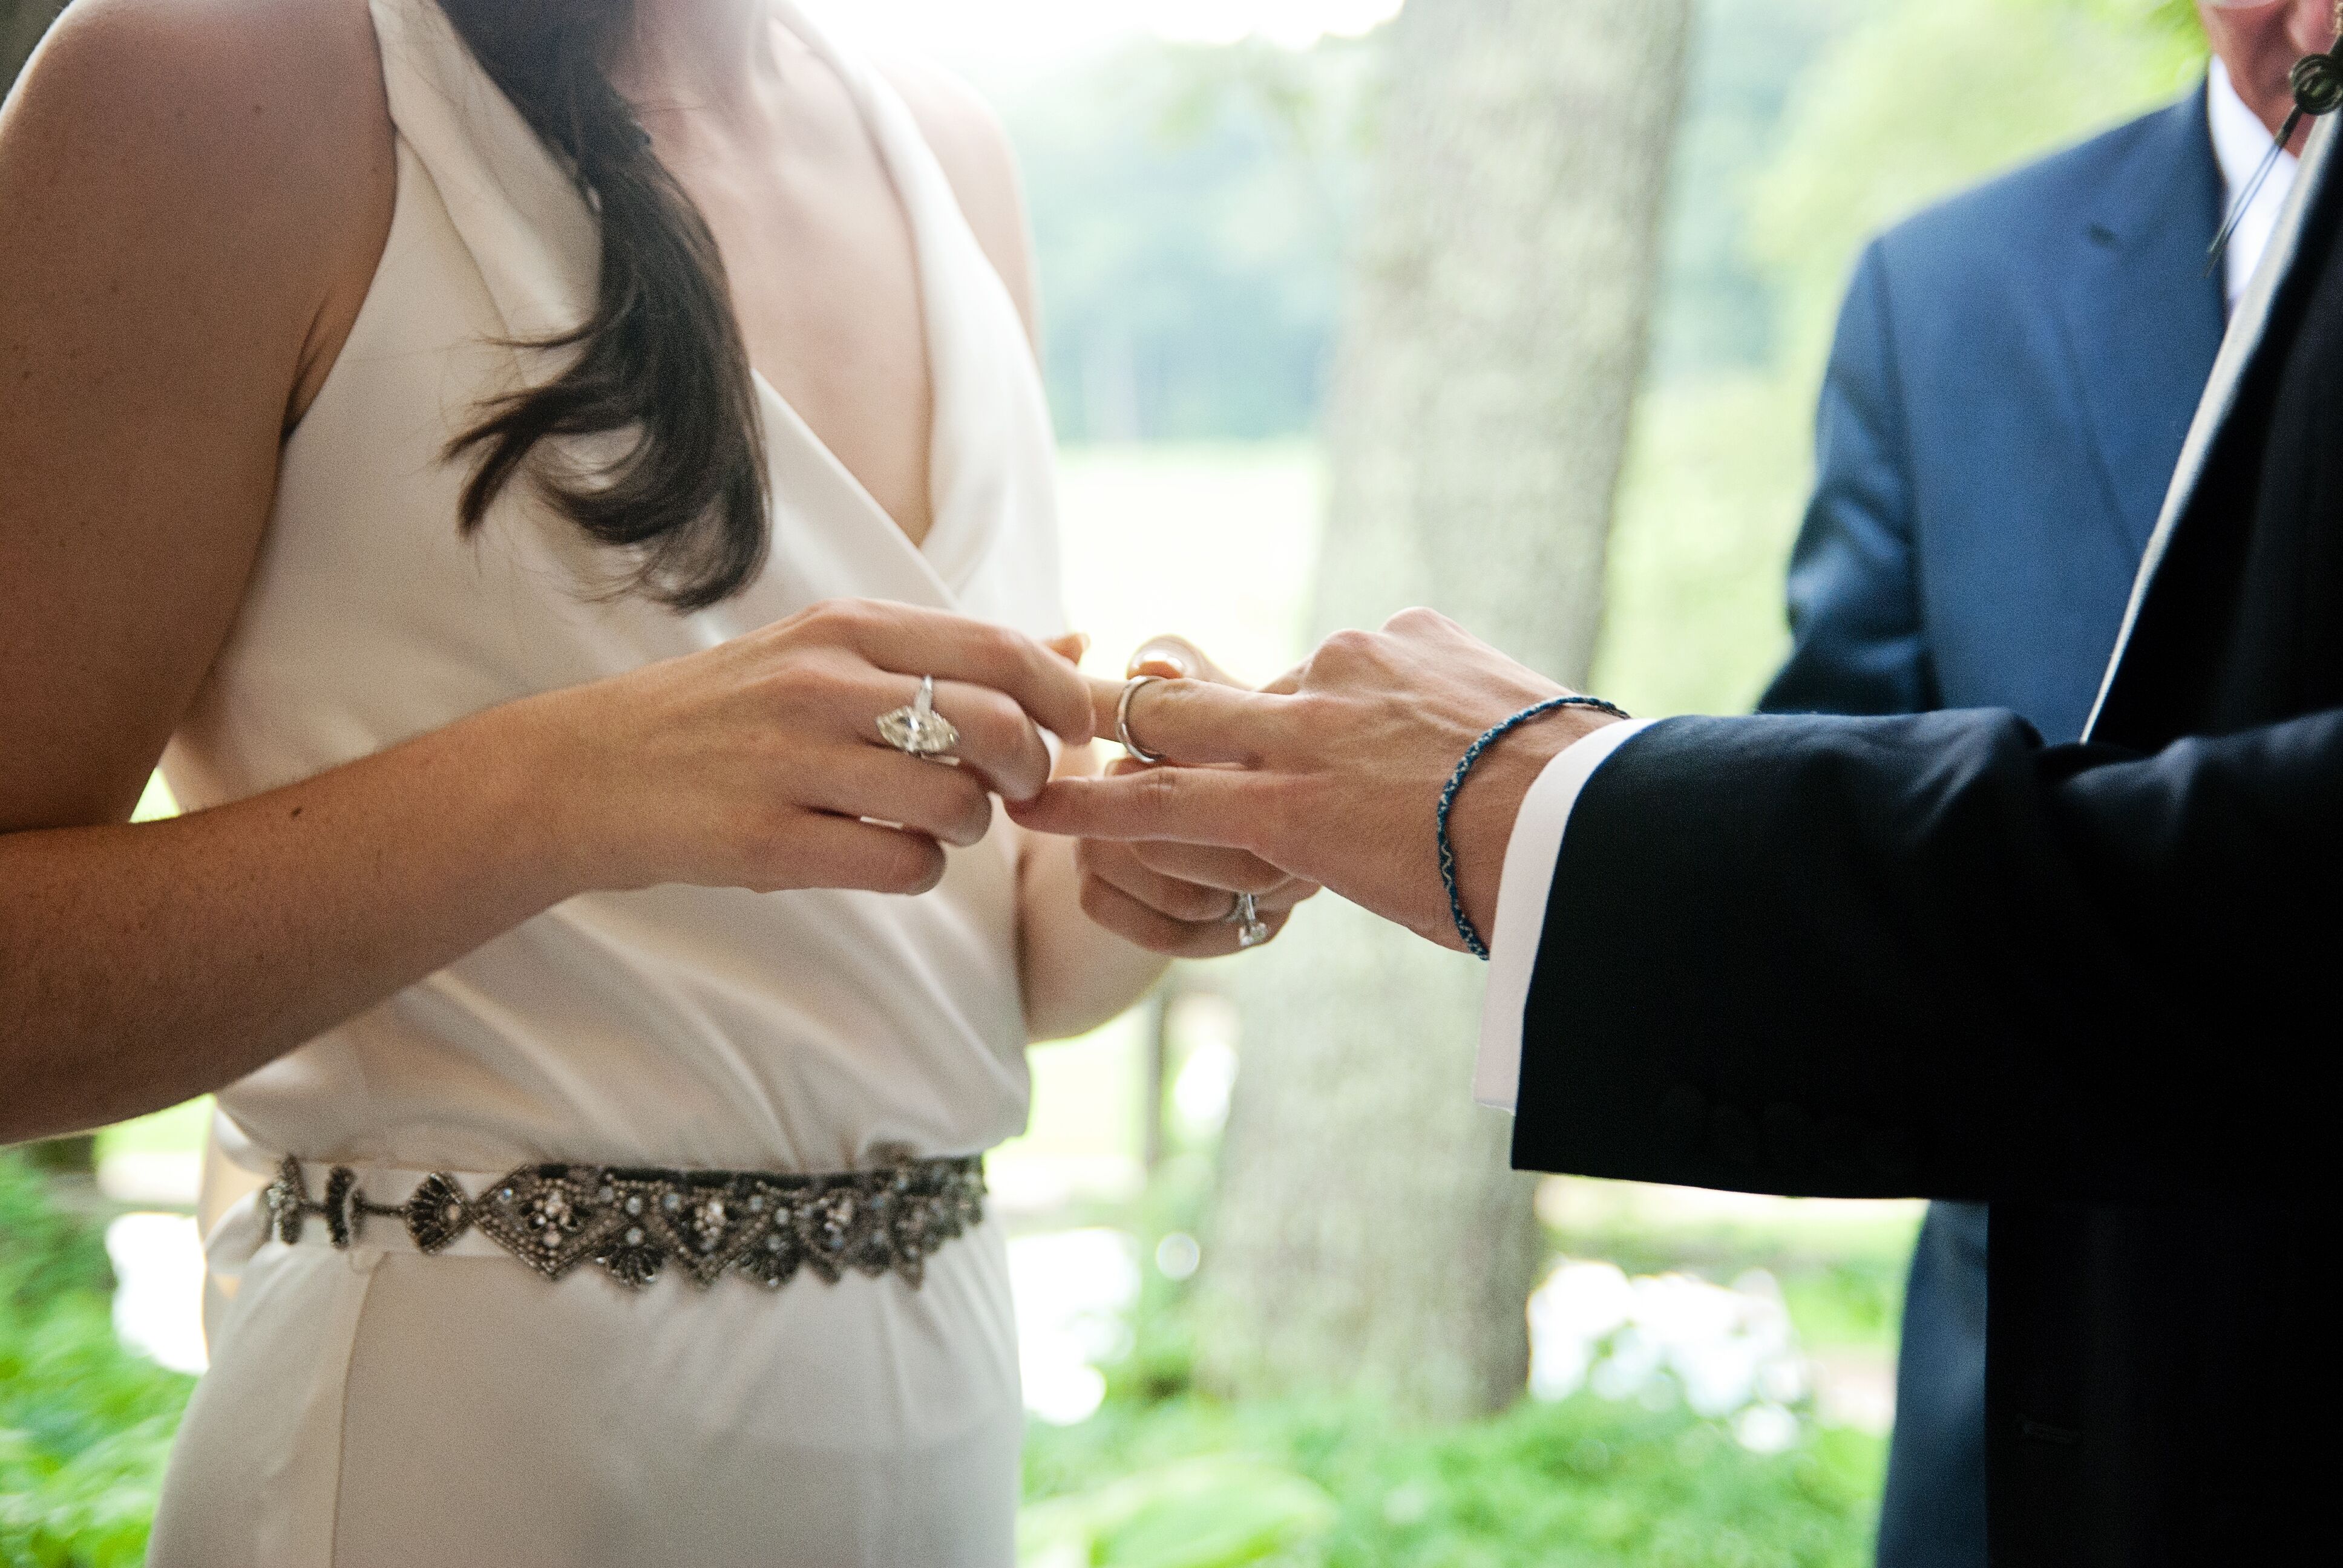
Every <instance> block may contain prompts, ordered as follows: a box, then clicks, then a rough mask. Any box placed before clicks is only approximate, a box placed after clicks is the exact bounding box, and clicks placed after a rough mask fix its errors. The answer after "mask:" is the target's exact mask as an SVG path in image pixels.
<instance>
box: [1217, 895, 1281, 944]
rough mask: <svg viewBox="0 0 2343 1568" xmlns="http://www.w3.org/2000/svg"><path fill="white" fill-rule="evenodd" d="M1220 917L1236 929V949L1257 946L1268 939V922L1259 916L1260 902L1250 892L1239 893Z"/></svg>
mask: <svg viewBox="0 0 2343 1568" xmlns="http://www.w3.org/2000/svg"><path fill="white" fill-rule="evenodd" d="M1222 920H1224V921H1225V922H1226V923H1228V924H1229V925H1232V926H1234V927H1236V929H1237V950H1238V951H1240V952H1242V951H1243V950H1245V949H1247V948H1257V947H1259V946H1261V944H1262V943H1263V942H1265V941H1267V940H1269V922H1268V921H1267V920H1262V918H1261V903H1260V900H1257V899H1255V898H1254V897H1253V896H1252V894H1251V893H1239V894H1238V895H1237V901H1236V904H1235V906H1234V907H1233V908H1232V909H1231V910H1229V912H1228V913H1227V914H1226V915H1224V916H1222Z"/></svg>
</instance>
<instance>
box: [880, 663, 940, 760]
mask: <svg viewBox="0 0 2343 1568" xmlns="http://www.w3.org/2000/svg"><path fill="white" fill-rule="evenodd" d="M879 739H881V740H884V741H885V742H886V743H887V744H888V745H890V746H891V747H893V748H894V749H896V750H898V751H900V752H901V753H902V754H903V755H904V756H906V757H920V758H943V759H949V758H950V756H951V751H952V748H953V747H955V746H958V745H959V744H960V729H959V727H958V726H956V725H955V724H953V723H952V721H951V720H950V719H946V718H945V717H944V716H943V715H942V714H940V713H938V712H937V711H936V678H935V677H934V676H932V675H923V676H921V677H920V694H919V695H918V696H917V697H915V698H913V699H911V701H910V706H909V707H906V708H898V709H894V710H892V711H891V712H888V713H882V714H880V716H879Z"/></svg>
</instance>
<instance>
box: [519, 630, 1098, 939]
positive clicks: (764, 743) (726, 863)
mask: <svg viewBox="0 0 2343 1568" xmlns="http://www.w3.org/2000/svg"><path fill="white" fill-rule="evenodd" d="M930 675H931V676H933V677H934V678H935V682H936V689H935V707H936V711H937V712H938V713H940V714H941V715H943V716H944V717H945V718H946V719H950V721H951V723H952V724H953V725H954V726H955V727H956V728H957V729H959V731H960V743H959V745H958V746H957V747H956V748H955V752H956V755H957V758H958V760H959V766H957V767H954V766H950V765H949V764H946V763H942V762H938V761H930V760H923V759H919V758H914V757H910V756H906V755H905V754H903V753H902V752H900V751H898V750H896V749H893V748H892V747H890V746H889V745H888V744H887V743H886V742H885V741H884V740H883V739H880V733H879V726H878V720H879V717H880V715H881V714H883V713H887V712H890V711H891V710H892V709H898V708H900V707H903V706H904V705H905V704H907V703H909V702H910V701H911V700H912V699H913V698H914V697H915V696H916V695H917V693H918V690H919V686H920V678H921V677H922V676H930ZM517 706H525V707H528V708H530V709H532V711H533V715H534V719H536V721H538V722H540V723H543V724H546V725H548V726H551V727H553V729H552V732H553V733H554V735H555V736H556V737H557V744H556V746H555V749H554V750H555V755H556V756H557V757H558V758H559V759H560V761H561V764H562V766H563V769H564V771H563V772H562V773H561V775H560V776H559V777H558V778H551V779H548V780H547V789H548V796H547V799H548V810H549V811H553V810H558V811H560V812H562V813H563V814H564V815H565V816H566V817H567V820H565V821H562V822H561V823H560V824H559V830H560V834H561V838H562V839H563V841H564V842H565V843H567V844H568V846H569V847H570V850H571V853H572V854H573V855H575V856H576V857H577V864H576V868H575V869H576V876H575V880H576V881H577V883H578V885H579V886H580V887H583V888H593V889H621V888H640V887H648V886H650V885H652V884H655V883H659V882H690V883H698V884H701V885H704V886H715V887H743V888H749V889H754V890H759V891H771V890H779V889H786V888H863V889H870V890H874V891H879V892H891V893H917V892H923V891H925V890H928V889H929V888H931V887H933V886H934V885H935V884H936V882H937V881H938V880H939V879H941V878H942V876H943V873H944V851H943V849H942V846H943V845H945V844H954V845H968V844H973V843H975V842H977V841H978V840H979V839H982V838H983V837H984V834H985V832H986V830H987V829H989V828H990V825H991V821H992V802H991V800H990V798H989V795H988V791H995V792H998V793H999V794H1001V795H1002V796H1004V797H1005V798H1007V799H1011V800H1027V799H1031V798H1032V797H1033V796H1034V795H1035V794H1037V793H1038V792H1039V791H1040V790H1041V787H1042V785H1043V784H1044V783H1046V782H1047V781H1048V779H1049V774H1050V753H1049V749H1048V748H1047V747H1046V746H1045V745H1044V744H1043V742H1042V739H1041V730H1042V729H1049V730H1051V731H1052V732H1053V733H1055V734H1056V735H1057V736H1058V737H1059V738H1060V739H1061V740H1064V741H1066V742H1068V743H1069V744H1077V745H1078V744H1081V743H1082V742H1084V741H1086V740H1088V739H1089V738H1090V733H1091V699H1090V692H1089V689H1088V688H1087V686H1086V685H1085V684H1084V682H1083V680H1082V678H1081V676H1080V675H1079V674H1078V673H1076V671H1075V669H1074V668H1073V666H1072V665H1071V664H1069V663H1067V662H1066V661H1065V660H1064V659H1063V658H1061V657H1060V656H1059V655H1058V654H1056V653H1054V652H1052V651H1051V649H1049V648H1045V647H1043V646H1042V645H1041V643H1039V642H1036V641H1034V640H1033V639H1031V638H1027V637H1023V636H1021V635H1019V634H1018V633H1016V632H1012V631H1009V630H1007V629H1005V628H1001V627H996V626H990V625H988V624H985V623H983V622H980V621H974V620H970V619H966V618H962V617H960V616H954V615H948V614H945V613H943V612H940V611H937V610H930V609H921V608H916V607H913V606H909V605H899V604H888V603H880V602H877V601H871V600H862V599H834V600H830V601H828V602H826V603H823V604H819V605H815V606H814V607H812V608H809V609H807V610H804V611H802V612H800V613H799V614H797V615H794V616H791V617H789V618H788V619H786V620H781V621H777V622H775V623H773V624H772V625H770V626H768V627H763V628H759V629H758V630H756V631H752V632H749V633H748V634H746V635H745V636H742V637H739V638H733V639H732V640H731V641H729V642H726V643H722V644H720V645H719V646H717V647H715V648H708V649H706V650H704V651H702V652H699V653H693V654H687V655H684V656H683V657H681V658H671V659H667V660H665V661H663V662H660V663H658V664H652V665H647V666H645V667H643V668H639V669H636V670H630V671H628V673H626V674H624V675H618V676H614V677H611V678H608V679H605V680H599V681H596V682H593V683H591V684H589V685H586V686H580V687H573V688H570V689H568V690H564V691H559V692H553V693H549V694H548V695H546V696H544V697H541V698H537V699H530V700H529V702H528V704H524V705H517ZM864 819H871V820H864ZM875 823H900V824H901V827H900V829H898V828H893V827H882V826H877V825H874V824H875Z"/></svg>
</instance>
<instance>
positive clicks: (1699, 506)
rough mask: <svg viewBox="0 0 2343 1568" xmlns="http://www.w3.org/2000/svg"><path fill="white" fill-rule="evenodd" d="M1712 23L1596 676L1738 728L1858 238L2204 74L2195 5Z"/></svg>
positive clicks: (1924, 10) (1898, 6)
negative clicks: (1734, 722) (1734, 716)
mask: <svg viewBox="0 0 2343 1568" xmlns="http://www.w3.org/2000/svg"><path fill="white" fill-rule="evenodd" d="M1703 24H1704V26H1705V27H1707V28H1708V29H1709V32H1708V34H1707V35H1706V37H1705V38H1704V42H1703V45H1702V52H1701V54H1700V55H1698V56H1696V58H1695V60H1694V85H1695V94H1694V100H1693V103H1694V107H1693V112H1692V115H1691V117H1690V118H1689V119H1688V121H1687V123H1686V126H1685V127H1684V142H1683V143H1682V145H1681V146H1680V148H1679V154H1678V158H1677V165H1676V169H1675V177H1676V180H1677V186H1676V189H1675V191H1674V195H1673V196H1672V198H1671V218H1670V223H1671V234H1670V239H1669V258H1670V259H1669V265H1670V268H1671V272H1670V276H1669V278H1668V281H1667V287H1666V289H1665V290H1664V294H1663V296H1662V299H1661V304H1660V310H1659V316H1658V319H1657V322H1656V324H1655V327H1654V333H1655V341H1656V345H1657V347H1658V355H1657V357H1656V361H1655V364H1656V367H1657V368H1658V369H1659V370H1660V371H1662V372H1663V374H1662V375H1661V376H1659V377H1656V378H1655V379H1654V382H1653V384H1652V385H1651V386H1650V387H1648V388H1647V389H1646V391H1645V393H1644V397H1643V400H1642V402H1641V404H1640V405H1639V407H1638V410H1637V419H1636V430H1635V432H1634V437H1633V440H1632V442H1631V445H1630V449H1629V453H1628V464H1627V470H1626V473H1625V475H1624V478H1623V481H1622V485H1621V489H1620V497H1619V512H1618V518H1617V521H1616V524H1615V525H1614V530H1613V534H1612V541H1611V560H1610V572H1609V582H1608V600H1609V602H1608V605H1607V608H1606V611H1605V617H1604V633H1603V638H1602V642H1601V644H1600V646H1599V647H1598V648H1597V650H1596V654H1595V668H1594V684H1595V685H1596V686H1597V687H1598V688H1599V689H1603V690H1604V691H1606V692H1608V693H1610V694H1611V695H1613V696H1614V697H1615V698H1617V699H1619V700H1621V701H1622V702H1624V703H1625V704H1626V705H1627V706H1628V707H1629V708H1630V709H1632V710H1634V711H1635V712H1637V713H1647V714H1667V713H1733V712H1739V711H1743V710H1745V709H1747V708H1748V707H1749V705H1750V704H1751V703H1753V702H1754V701H1755V699H1756V698H1757V696H1758V695H1759V693H1760V692H1761V691H1762V690H1763V689H1764V687H1765V681H1766V679H1767V678H1769V677H1770V676H1771V674H1772V672H1773V669H1774V667H1775V665H1776V664H1777V663H1778V662H1779V660H1780V658H1781V656H1782V654H1783V652H1784V651H1785V648H1787V646H1788V640H1789V638H1788V630H1787V628H1786V626H1785V620H1784V615H1783V609H1782V578H1783V572H1784V570H1785V567H1786V565H1787V562H1788V559H1789V551H1790V542H1791V539H1792V538H1794V536H1795V533H1796V530H1797V523H1798V518H1799V513H1800V508H1802V506H1803V505H1804V502H1805V491H1806V489H1807V487H1808V485H1809V484H1810V483H1811V473H1812V467H1811V463H1810V461H1809V459H1808V457H1807V452H1808V450H1809V439H1810V437H1809V434H1808V432H1809V426H1810V422H1811V418H1812V410H1813V407H1814V397H1815V387H1816V386H1817V384H1818V383H1819V381H1820V378H1821V374H1822V366H1823V359H1824V356H1825V351H1826V349H1827V347H1828V345H1829V341H1830V334H1831V331H1832V328H1833V326H1834V324H1835V318H1836V316H1837V309H1838V303H1839V297H1840V295H1841V293H1842V291H1843V290H1844V288H1845V282H1846V278H1847V276H1848V275H1849V273H1850V272H1851V270H1852V268H1853V266H1854V261H1855V254H1856V252H1857V250H1858V249H1859V248H1860V247H1861V246H1862V245H1863V244H1864V243H1865V241H1866V240H1868V239H1869V238H1870V237H1871V236H1873V235H1874V234H1875V233H1877V232H1878V231H1879V230H1880V229H1881V228H1883V227H1885V226H1888V225H1890V224H1892V223H1894V222H1895V221H1896V220H1897V219H1899V218H1902V217H1904V216H1908V215H1909V214H1911V213H1913V212H1915V211H1917V210H1918V209H1919V208H1921V207H1923V206H1926V205H1927V204H1928V203H1930V202H1932V201H1935V200H1937V199H1939V198H1941V197H1943V196H1947V195H1949V194H1951V193H1952V192H1954V191H1956V190H1959V189H1962V188H1964V187H1966V186H1970V185H1974V184H1976V182H1977V181H1979V180H1982V179H1984V178H1986V177H1987V176H1990V175H1993V174H1995V173H1996V172H1998V171H2000V170H2003V169H2006V168H2008V167H2010V166H2014V165H2016V164H2018V163H2021V162H2023V161H2025V160H2026V159H2027V158H2029V157H2033V156H2039V155H2041V154H2044V153H2046V152H2048V151H2050V150H2051V149H2052V148H2054V147H2056V146H2060V145H2062V144H2064V143H2068V142H2072V141H2074V140H2077V139H2078V138H2080V137H2081V136H2085V135H2087V134H2088V133H2090V132H2093V131H2095V130H2098V129H2100V128H2103V127H2105V126H2108V125H2111V124H2113V123H2115V122H2117V121H2119V120H2121V119H2124V118H2126V117H2127V116H2132V115H2136V114H2140V113H2143V112H2145V111H2146V110H2147V109H2149V108H2152V107H2154V106H2156V105H2157V104H2159V103H2162V102H2164V101H2167V100H2168V99H2170V98H2171V97H2173V96H2175V95H2177V94H2178V93H2179V92H2180V91H2181V90H2182V89H2183V87H2184V86H2185V85H2186V84H2187V83H2188V82H2189V81H2191V80H2193V79H2194V75H2195V73H2196V72H2197V70H2198V69H2199V68H2201V66H2202V64H2203V60H2204V39H2203V35H2202V34H2201V33H2200V32H2199V31H2198V30H2197V25H2196V21H2195V12H2194V10H2193V8H2192V7H2191V6H2190V5H2188V4H2187V0H1860V3H1858V0H1779V3H1776V0H1706V4H1705V8H1704V12H1703ZM1758 62H1763V63H1765V69H1766V70H1769V71H1776V72H1779V71H1785V70H1786V71H1789V72H1791V73H1793V74H1792V75H1789V76H1788V77H1787V78H1786V79H1785V78H1783V77H1779V76H1775V77H1767V76H1765V74H1764V72H1760V71H1757V65H1756V64H1755V63H1758ZM1752 72H1755V73H1756V74H1755V75H1750V74H1749V73H1752ZM1704 341H1705V342H1707V343H1710V344H1712V345H1713V346H1714V347H1713V348H1711V349H1710V350H1706V351H1703V350H1700V349H1698V348H1697V347H1696V346H1697V345H1698V344H1700V343H1702V342H1704ZM1688 345H1690V346H1693V347H1688ZM1755 349H1762V354H1760V353H1758V352H1755V351H1754V350H1755ZM1736 367H1737V368H1736Z"/></svg>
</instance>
